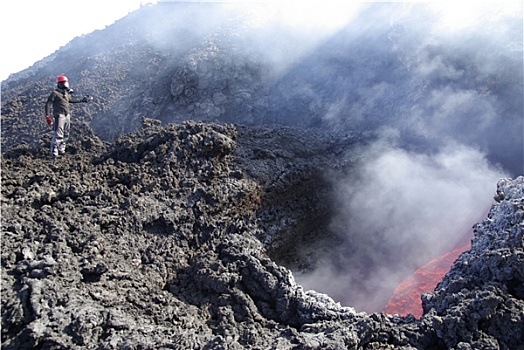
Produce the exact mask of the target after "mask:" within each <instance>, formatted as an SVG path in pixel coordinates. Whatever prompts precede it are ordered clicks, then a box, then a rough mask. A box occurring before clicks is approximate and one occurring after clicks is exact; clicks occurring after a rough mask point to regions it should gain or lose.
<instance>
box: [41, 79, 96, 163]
mask: <svg viewBox="0 0 524 350" xmlns="http://www.w3.org/2000/svg"><path fill="white" fill-rule="evenodd" d="M56 83H57V87H56V89H55V90H54V91H53V92H51V94H50V95H49V98H48V99H47V102H46V104H45V118H46V122H47V124H49V125H53V131H54V133H53V139H52V140H51V156H52V157H53V158H57V157H58V156H59V155H60V154H64V153H65V149H66V142H67V139H68V137H69V129H70V127H71V108H70V106H69V104H70V103H80V102H86V103H89V102H91V101H93V98H92V97H91V96H89V95H86V96H85V97H84V98H83V99H81V100H78V99H74V98H73V97H72V96H71V94H72V93H73V89H71V88H70V87H69V80H68V79H67V77H66V76H65V75H60V76H58V77H57V78H56ZM51 107H52V108H53V116H54V120H53V118H51V116H50V115H51V113H50V112H51Z"/></svg>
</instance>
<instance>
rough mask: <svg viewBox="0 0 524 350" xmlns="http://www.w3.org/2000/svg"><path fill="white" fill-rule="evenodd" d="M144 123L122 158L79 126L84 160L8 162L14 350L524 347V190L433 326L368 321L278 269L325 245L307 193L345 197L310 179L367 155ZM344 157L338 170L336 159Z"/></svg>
mask: <svg viewBox="0 0 524 350" xmlns="http://www.w3.org/2000/svg"><path fill="white" fill-rule="evenodd" d="M142 124H143V128H142V129H140V130H139V131H137V132H134V133H132V134H126V135H123V136H121V137H119V138H118V139H117V140H116V141H115V142H114V143H111V144H109V143H106V142H103V141H101V140H100V139H99V138H98V137H96V136H95V135H94V134H93V133H92V131H91V130H90V129H89V127H88V126H87V125H85V124H81V123H78V124H77V125H76V126H75V136H74V138H73V140H74V141H73V143H72V144H71V147H70V148H69V153H68V154H66V155H65V156H64V157H63V158H61V159H59V160H58V161H55V162H52V161H50V160H49V159H48V156H47V142H48V136H49V135H45V136H44V137H43V138H42V139H41V141H40V142H41V144H40V145H39V147H30V146H28V145H24V144H21V145H19V146H18V147H15V148H13V149H11V150H9V151H8V152H4V153H3V154H2V348H5V349H33V348H41V349H69V348H85V349H92V348H96V349H124V348H130V349H139V348H141V349H168V348H172V349H260V348H270V349H446V348H449V349H477V348H494V349H497V348H500V349H518V348H519V347H521V346H522V345H521V344H523V343H524V339H523V336H522V334H524V332H522V325H523V324H524V323H523V314H522V310H523V298H524V293H523V291H522V285H523V282H524V280H523V279H524V278H523V275H522V271H523V264H524V252H523V230H524V223H523V221H524V192H523V188H524V178H521V177H520V178H517V179H515V180H510V179H504V180H501V181H500V182H499V184H498V189H497V194H496V199H497V201H498V202H497V203H496V204H495V205H494V206H493V208H492V210H491V212H490V214H489V216H488V218H487V219H486V220H485V221H483V222H482V223H480V224H479V225H477V226H476V230H475V238H474V240H473V245H472V249H471V250H470V251H468V252H467V253H465V254H463V255H462V256H461V257H460V258H459V259H458V260H457V262H456V263H455V264H454V266H453V268H452V270H451V271H450V273H448V275H447V276H446V277H445V278H444V280H443V281H442V283H441V284H440V285H439V286H438V287H437V289H436V290H435V292H434V293H430V294H427V295H425V296H424V299H423V307H424V315H423V317H422V318H421V319H415V318H414V317H412V316H408V317H399V316H390V315H384V314H378V313H377V314H365V313H359V312H356V311H355V310H354V309H352V308H349V307H342V306H340V305H339V304H338V303H335V302H334V301H333V300H332V299H331V298H329V297H328V296H326V295H323V294H320V293H317V292H314V291H305V290H304V289H303V288H302V287H301V286H300V285H298V284H297V283H296V282H295V281H294V278H293V275H292V273H291V272H290V271H289V270H288V269H287V268H285V267H283V266H282V265H280V264H277V263H276V262H275V259H272V257H273V258H274V257H276V256H278V255H279V254H278V252H279V248H281V247H285V246H286V241H288V240H289V239H290V238H287V239H286V232H287V231H293V230H294V231H300V229H301V228H302V231H303V236H308V232H309V233H310V232H314V230H315V229H314V228H312V229H310V230H309V231H308V230H304V227H308V225H301V224H303V223H304V222H305V221H306V218H307V217H309V214H311V213H313V212H322V211H324V212H326V211H329V208H326V207H323V206H322V202H321V201H310V202H308V203H310V204H307V205H305V204H303V202H302V201H301V197H300V195H299V194H300V193H302V194H306V195H308V196H310V198H315V197H316V198H322V197H323V196H327V193H329V186H328V184H327V183H326V185H325V186H318V190H316V191H311V189H312V188H311V187H310V186H307V183H308V181H316V180H317V179H319V178H321V176H319V174H320V173H321V171H320V169H324V170H325V169H326V167H328V166H329V167H330V168H331V169H334V170H336V169H338V168H341V167H342V168H343V167H344V166H348V164H349V163H350V162H351V161H352V159H355V157H356V156H355V154H357V153H356V152H354V149H355V147H357V146H358V144H359V143H361V142H364V140H359V139H357V138H348V139H346V140H345V141H341V140H342V139H341V138H336V139H331V140H329V139H328V138H327V136H326V135H323V134H320V133H315V132H307V133H306V132H304V131H297V130H291V129H286V128H280V129H278V128H277V129H276V130H277V132H271V133H268V132H267V130H264V128H261V129H258V130H257V129H246V128H243V127H240V126H234V125H230V124H208V123H195V122H185V123H183V124H170V125H166V126H161V125H160V123H159V122H158V121H156V120H151V119H144V120H143V123H142ZM272 130H273V129H272ZM255 136H256V137H255ZM312 140H313V142H312ZM315 140H318V142H314V141H315ZM284 141H285V142H284ZM266 142H269V143H271V144H273V145H279V144H280V145H287V148H279V147H273V148H268V147H264V146H263V145H264V144H265V143H266ZM304 142H309V144H310V145H311V148H309V149H308V150H307V151H305V150H304V147H303V146H302V145H303V143H304ZM326 149H330V150H331V151H333V150H337V152H326ZM352 150H353V151H352ZM327 153H332V154H333V153H337V154H338V156H337V157H333V158H331V159H326V158H325V157H321V156H320V155H322V154H324V155H325V154H327ZM316 154H317V155H318V156H316ZM341 155H343V156H341ZM289 156H293V157H294V159H295V162H293V163H292V164H291V163H290V162H289V161H286V159H288V158H287V157H289ZM302 159H303V161H302ZM315 159H316V160H315ZM334 159H336V161H335V160H334ZM306 160H307V161H306ZM282 193H286V195H282ZM279 194H280V195H279ZM290 194H294V195H290ZM284 199H286V200H284ZM297 209H300V210H297ZM283 217H288V218H293V220H290V221H289V222H282V221H281V220H280V219H281V218H283ZM277 221H278V225H277ZM274 227H278V229H276V230H275V229H274ZM287 237H294V236H293V235H292V234H289V235H288V236H287ZM280 253H282V251H281V250H280ZM280 255H282V254H280ZM508 330H512V332H508Z"/></svg>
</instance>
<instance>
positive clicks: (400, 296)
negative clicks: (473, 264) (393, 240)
mask: <svg viewBox="0 0 524 350" xmlns="http://www.w3.org/2000/svg"><path fill="white" fill-rule="evenodd" d="M470 248H471V243H467V244H465V245H461V246H459V247H457V248H455V249H453V250H451V251H449V252H447V253H445V254H443V255H441V256H439V257H437V258H435V259H433V260H431V261H430V262H428V263H427V264H426V265H424V266H422V267H420V268H419V269H417V270H416V271H415V272H414V273H413V275H411V276H410V277H408V278H407V279H405V280H404V281H402V282H401V283H400V284H399V285H398V286H397V288H395V291H394V292H393V296H392V297H391V298H390V299H389V301H388V303H387V305H386V306H385V307H384V310H383V311H384V312H385V313H387V314H390V315H394V314H399V315H401V316H406V315H407V314H412V315H413V316H415V317H416V318H420V317H421V316H422V301H421V299H420V297H421V295H422V294H424V293H428V292H431V291H433V290H434V289H435V287H436V286H437V284H438V283H439V282H440V281H441V280H442V278H443V277H444V275H445V274H446V273H447V272H448V271H449V269H450V268H451V265H453V262H454V261H455V260H456V259H457V258H458V256H459V255H460V254H461V253H463V252H464V251H466V250H468V249H470Z"/></svg>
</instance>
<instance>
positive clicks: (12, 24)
mask: <svg viewBox="0 0 524 350" xmlns="http://www.w3.org/2000/svg"><path fill="white" fill-rule="evenodd" d="M154 2H156V0H90V1H85V0H66V1H47V0H2V1H0V38H1V45H2V50H1V52H2V53H1V54H0V81H3V80H5V79H7V77H8V76H9V75H10V74H13V73H17V72H20V71H21V70H24V69H26V68H28V67H30V66H32V65H33V64H34V63H35V62H37V61H39V60H41V59H43V58H45V57H47V56H49V55H50V54H52V53H53V52H55V51H56V50H58V49H59V48H60V47H62V46H64V45H66V44H67V43H69V42H70V41H71V40H72V39H74V38H75V37H77V36H80V35H83V34H88V33H91V32H93V31H95V30H97V29H104V28H105V27H106V26H108V25H111V24H113V23H114V22H115V21H117V20H119V19H120V18H122V17H125V16H126V15H127V14H129V13H130V12H133V11H135V10H137V9H138V8H140V5H141V4H144V5H145V4H147V3H154Z"/></svg>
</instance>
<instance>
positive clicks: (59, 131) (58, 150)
mask: <svg viewBox="0 0 524 350" xmlns="http://www.w3.org/2000/svg"><path fill="white" fill-rule="evenodd" d="M70 127H71V115H70V114H67V115H66V114H57V115H55V121H54V123H53V129H54V133H53V139H52V140H51V155H52V156H54V157H56V156H58V155H59V154H64V153H65V149H66V142H67V139H68V138H69V129H70Z"/></svg>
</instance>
